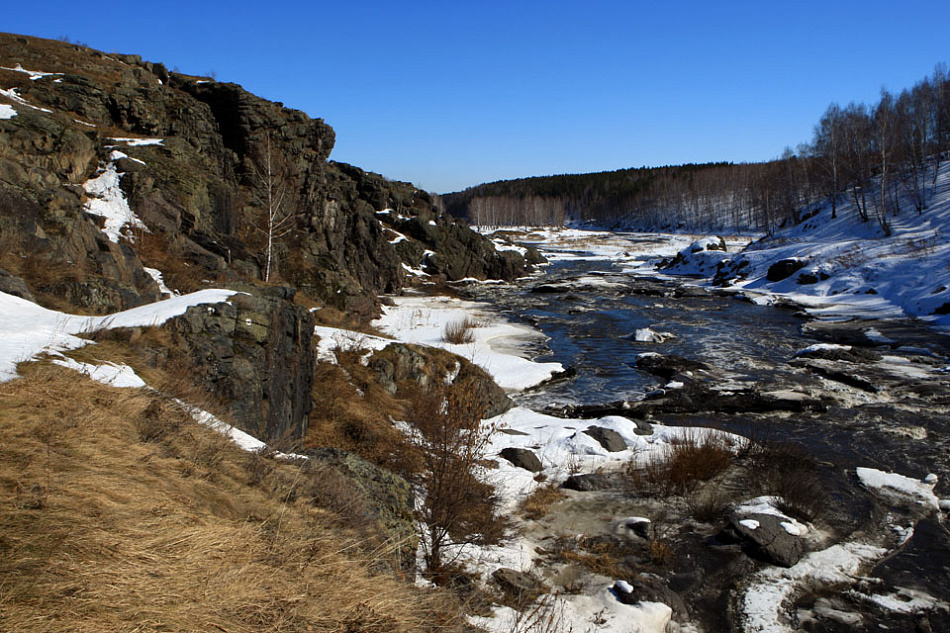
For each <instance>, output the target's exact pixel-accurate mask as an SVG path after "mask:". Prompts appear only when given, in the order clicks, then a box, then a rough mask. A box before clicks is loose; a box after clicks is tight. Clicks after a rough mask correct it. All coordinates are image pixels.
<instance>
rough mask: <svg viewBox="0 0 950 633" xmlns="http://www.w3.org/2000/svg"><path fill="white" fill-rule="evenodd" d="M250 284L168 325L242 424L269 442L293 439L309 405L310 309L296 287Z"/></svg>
mask: <svg viewBox="0 0 950 633" xmlns="http://www.w3.org/2000/svg"><path fill="white" fill-rule="evenodd" d="M248 291H249V293H246V294H237V295H234V296H233V297H231V299H230V300H229V301H227V302H223V303H217V304H214V305H210V306H208V305H203V306H195V307H193V308H190V309H189V310H188V311H187V312H185V314H184V315H182V316H180V317H177V318H175V319H172V320H171V321H169V322H168V323H167V324H166V325H165V326H164V327H165V328H167V329H169V330H170V331H171V332H172V333H173V334H174V335H175V336H176V337H177V338H178V339H179V340H180V341H181V344H182V346H183V347H184V348H185V349H187V350H188V352H189V354H190V357H191V361H192V363H193V366H194V378H195V379H196V380H197V382H198V383H199V384H201V385H204V386H206V387H207V388H208V389H209V390H210V391H212V392H213V393H215V394H216V395H218V396H220V397H221V398H223V399H224V400H225V402H226V403H227V405H228V407H229V409H230V413H231V416H232V419H233V420H234V422H235V424H236V425H237V426H238V427H239V428H241V429H243V430H244V431H247V432H248V433H250V434H251V435H253V436H255V437H257V438H260V439H262V440H263V441H265V442H267V443H276V444H277V445H280V444H281V443H285V444H293V443H294V442H295V441H297V440H300V439H301V438H303V436H304V435H305V434H306V432H307V421H308V418H307V416H308V414H309V413H310V407H311V384H312V382H313V371H314V362H315V360H314V352H313V345H312V343H311V339H312V336H313V327H314V323H313V316H312V315H311V314H310V312H308V311H307V310H305V309H303V308H300V307H299V306H296V305H294V304H293V302H292V299H293V296H294V291H293V289H290V288H281V287H273V288H267V289H265V290H261V289H254V288H248ZM250 293H253V294H250Z"/></svg>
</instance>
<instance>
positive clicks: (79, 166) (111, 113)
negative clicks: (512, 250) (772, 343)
mask: <svg viewBox="0 0 950 633" xmlns="http://www.w3.org/2000/svg"><path fill="white" fill-rule="evenodd" d="M0 67H3V69H0V88H2V89H3V92H2V93H0V104H7V105H9V106H11V107H12V109H13V111H15V115H14V116H12V117H10V118H4V119H0V227H2V228H3V229H4V237H3V246H4V249H2V250H4V251H6V252H8V253H9V254H8V255H6V256H4V257H2V259H0V268H6V269H8V270H9V269H10V268H13V270H9V272H11V273H13V274H14V275H16V276H19V277H22V278H24V279H25V280H26V282H27V284H28V285H29V286H30V289H31V290H32V291H33V292H34V294H35V296H36V297H37V298H38V299H39V300H40V301H45V302H55V301H56V300H61V301H64V302H65V303H66V304H67V305H72V306H76V307H82V308H85V309H88V310H90V311H106V310H113V309H117V308H124V307H128V306H130V305H135V304H137V303H141V302H147V301H152V300H154V299H156V298H158V296H159V294H158V292H159V288H158V286H157V285H156V284H155V282H154V281H153V279H152V277H151V276H150V275H149V274H146V273H145V272H144V267H145V266H149V267H151V268H155V269H158V270H161V271H162V272H163V273H165V277H166V281H167V282H168V284H169V285H170V286H171V287H172V288H174V289H180V290H190V289H192V288H193V287H197V286H200V285H202V284H203V283H204V280H212V281H215V282H217V283H227V282H228V281H232V280H234V279H246V280H255V279H261V278H263V277H266V276H268V272H269V273H270V281H272V282H273V281H277V282H280V283H284V284H287V285H293V286H295V287H297V288H298V289H300V290H302V291H303V292H305V293H306V294H307V295H309V296H310V297H311V298H312V299H314V300H315V301H317V302H318V303H323V304H326V305H331V306H333V307H337V308H340V309H343V310H349V311H356V312H359V313H365V314H369V313H371V312H372V311H373V309H374V307H375V303H374V301H375V296H376V295H377V294H378V293H381V292H388V291H393V290H396V289H398V288H400V287H401V286H402V285H404V284H405V283H406V277H405V272H404V269H403V266H402V264H403V263H406V264H407V265H410V266H412V267H414V268H418V267H424V269H425V271H426V272H427V273H430V274H436V275H440V276H442V277H446V278H449V279H458V278H462V277H478V278H486V277H503V278H511V277H513V276H515V275H517V274H521V273H522V272H523V270H524V262H523V261H510V260H511V256H510V255H509V254H505V255H504V256H501V255H499V254H498V253H496V252H495V250H494V248H493V247H492V246H491V245H490V243H488V242H487V241H486V240H484V239H482V238H481V237H480V236H477V235H475V234H473V233H471V232H470V231H468V229H467V227H464V226H461V225H459V224H457V223H455V222H454V221H453V220H452V219H451V218H446V217H443V216H442V215H441V214H440V213H439V212H438V210H437V209H436V207H435V205H433V203H432V200H431V198H430V196H429V195H428V194H427V193H425V192H423V191H419V190H417V189H416V188H415V187H413V186H412V185H411V184H408V183H398V182H390V181H388V180H386V179H384V178H382V177H380V176H377V175H375V174H370V173H367V172H364V171H362V170H360V169H358V168H356V167H352V166H349V165H342V164H337V163H332V162H328V158H329V155H330V152H331V150H332V148H333V144H334V139H335V135H334V132H333V129H332V128H331V127H330V126H329V125H327V124H326V123H324V122H323V121H322V120H320V119H311V118H310V117H309V116H307V115H306V114H304V113H302V112H300V111H297V110H292V109H289V108H285V107H283V105H282V104H279V103H273V102H269V101H266V100H264V99H261V98H259V97H256V96H254V95H252V94H250V93H248V92H246V91H245V90H243V89H242V88H241V87H240V86H238V85H236V84H231V83H219V82H216V81H213V80H210V79H208V78H201V77H191V76H186V75H182V74H178V73H173V72H169V71H168V70H167V69H166V68H165V67H164V66H163V65H162V64H157V63H151V62H143V61H142V60H141V59H140V58H139V57H138V56H133V55H108V54H105V53H101V52H98V51H94V50H91V49H89V48H86V47H82V46H77V45H74V44H68V43H63V42H56V41H49V40H41V39H37V38H31V37H24V36H17V35H9V34H0ZM31 71H32V72H31ZM129 139H134V140H129ZM143 139H151V140H143ZM115 151H119V152H121V154H122V155H117V154H115V153H114V152H115ZM123 155H124V156H123ZM110 169H111V170H112V171H113V172H114V173H115V174H116V177H117V179H118V182H119V184H120V186H121V191H122V193H123V194H124V197H125V198H126V199H127V201H128V205H129V208H130V210H131V212H132V213H134V214H135V216H136V217H137V218H138V219H139V220H140V221H141V224H136V223H134V222H133V223H131V224H129V225H128V226H127V227H126V228H125V229H122V232H123V233H124V234H125V236H124V237H122V239H108V236H106V235H105V234H104V233H103V232H102V231H101V230H100V229H101V228H102V220H101V219H97V218H96V217H95V216H93V215H91V214H90V213H89V212H88V211H89V205H90V199H91V198H92V197H95V196H96V195H98V194H96V193H95V192H92V191H91V190H90V185H89V183H90V181H91V180H93V179H94V178H96V177H98V176H100V175H102V174H103V173H104V172H106V171H109V170H110ZM84 185H85V187H84ZM268 196H270V197H268ZM268 200H270V203H269V202H268ZM275 201H279V207H278V211H277V214H276V215H277V218H276V219H277V220H278V222H277V225H276V226H274V225H268V221H267V220H268V210H269V209H273V208H274V207H273V205H274V202H275ZM386 209H390V210H392V212H391V214H381V213H379V212H381V211H383V210H386ZM394 218H400V219H399V220H398V222H405V221H411V220H414V221H416V222H417V223H419V224H420V226H424V230H416V231H412V232H411V233H410V235H408V236H406V238H405V241H409V242H410V243H411V244H412V245H413V247H412V248H408V249H407V248H406V245H403V246H401V247H398V243H399V242H401V241H404V240H396V239H394V235H393V233H392V231H393V222H394V221H397V220H394ZM268 234H270V236H272V237H273V238H274V240H273V241H272V247H271V249H270V250H271V255H272V257H271V258H270V259H271V265H270V270H268V256H267V251H268V247H267V244H268ZM426 251H435V252H436V253H437V256H435V255H433V254H432V253H427V252H426ZM430 259H431V261H423V260H430ZM53 270H56V271H59V273H61V274H55V275H50V274H45V273H46V272H48V271H53Z"/></svg>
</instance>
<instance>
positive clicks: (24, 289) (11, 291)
mask: <svg viewBox="0 0 950 633" xmlns="http://www.w3.org/2000/svg"><path fill="white" fill-rule="evenodd" d="M0 292H5V293H7V294H8V295H13V296H14V297H20V298H21V299H26V300H27V301H32V302H33V303H36V299H34V298H33V293H31V292H30V287H29V286H27V285H26V282H25V281H23V280H22V279H20V278H19V277H16V276H14V275H11V274H10V273H8V272H7V271H5V270H3V269H2V268H0Z"/></svg>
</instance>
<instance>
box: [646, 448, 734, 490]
mask: <svg viewBox="0 0 950 633" xmlns="http://www.w3.org/2000/svg"><path fill="white" fill-rule="evenodd" d="M734 457H735V455H734V453H733V451H732V450H731V448H730V447H729V446H728V444H727V442H726V440H725V438H724V437H723V436H721V435H717V434H710V435H707V436H705V437H704V438H703V439H702V440H699V439H697V438H696V437H694V436H691V435H687V436H686V437H684V438H683V439H681V440H679V441H677V442H671V443H670V444H669V445H668V446H666V447H665V448H664V450H663V451H661V452H659V453H655V454H653V455H652V456H651V457H650V459H648V461H647V463H646V464H645V465H644V466H643V467H639V466H637V465H635V464H633V463H631V465H630V466H629V467H628V469H627V475H628V480H629V481H630V482H631V484H632V487H633V489H634V491H636V492H638V493H645V494H650V495H655V496H667V495H671V494H675V495H686V494H688V493H689V492H691V491H692V490H694V489H695V488H696V486H697V485H698V484H699V483H700V482H703V481H708V480H710V479H713V478H714V477H716V476H717V475H719V474H721V473H722V472H724V471H725V470H726V469H727V468H729V466H730V465H731V464H732V463H733V459H734Z"/></svg>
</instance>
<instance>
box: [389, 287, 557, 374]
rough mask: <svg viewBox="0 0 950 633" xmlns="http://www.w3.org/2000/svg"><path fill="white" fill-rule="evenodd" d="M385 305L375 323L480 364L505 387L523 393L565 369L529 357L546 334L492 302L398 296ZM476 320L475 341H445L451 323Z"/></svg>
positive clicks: (403, 338) (411, 340)
mask: <svg viewBox="0 0 950 633" xmlns="http://www.w3.org/2000/svg"><path fill="white" fill-rule="evenodd" d="M393 302H394V305H392V306H383V315H382V316H381V317H380V318H379V319H377V320H376V321H374V322H373V326H374V327H376V328H378V329H379V330H380V331H381V332H383V333H384V334H387V335H389V336H392V337H393V338H394V339H396V340H399V341H402V342H405V343H415V344H419V345H428V346H430V347H439V348H442V349H445V350H447V351H450V352H452V353H454V354H457V355H459V356H461V357H463V358H466V359H467V360H469V361H471V362H472V363H474V364H475V365H478V366H479V367H481V368H482V369H484V370H485V371H487V372H488V373H489V374H491V375H492V377H493V378H494V379H495V382H497V383H498V385H499V386H501V387H502V388H503V389H505V390H506V391H521V390H523V389H527V388H528V387H533V386H535V385H537V384H540V383H542V382H544V381H545V380H548V379H549V378H550V377H551V376H552V375H554V374H555V373H558V372H561V371H564V368H563V367H562V366H561V364H560V363H537V362H533V361H531V360H529V359H528V358H525V356H527V355H528V353H527V351H526V344H527V343H530V342H532V341H537V340H538V339H539V338H543V335H541V334H540V333H539V332H538V331H537V330H534V329H532V328H530V327H527V326H523V325H517V324H514V323H510V322H507V321H505V320H503V319H502V318H501V317H499V316H498V315H497V314H495V313H492V312H490V311H489V310H488V306H487V305H486V304H482V303H476V302H472V301H462V300H459V299H452V298H449V297H441V296H440V297H424V296H418V297H394V298H393ZM465 321H469V322H470V323H474V324H475V327H473V328H471V329H470V330H469V332H470V333H471V336H472V342H471V343H461V344H456V343H449V342H447V341H445V340H444V334H445V328H446V326H449V325H452V324H458V323H462V322H465Z"/></svg>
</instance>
